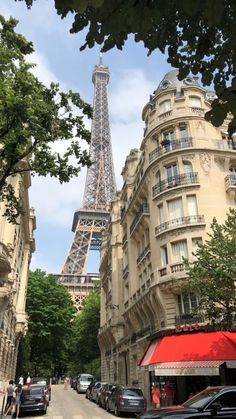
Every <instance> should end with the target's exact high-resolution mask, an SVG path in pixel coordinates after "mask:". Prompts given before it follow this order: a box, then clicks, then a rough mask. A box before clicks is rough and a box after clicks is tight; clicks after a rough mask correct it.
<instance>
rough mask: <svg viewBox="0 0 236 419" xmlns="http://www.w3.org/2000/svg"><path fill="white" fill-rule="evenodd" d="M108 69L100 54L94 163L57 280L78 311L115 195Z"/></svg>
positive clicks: (92, 145)
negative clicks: (93, 253) (91, 259)
mask: <svg viewBox="0 0 236 419" xmlns="http://www.w3.org/2000/svg"><path fill="white" fill-rule="evenodd" d="M109 76H110V73H109V69H108V67H107V66H105V65H104V64H103V61H102V55H101V54H100V60H99V64H98V65H95V68H94V71H93V76H92V81H93V84H94V102H93V120H92V128H91V143H90V150H89V152H90V157H91V160H92V162H93V164H92V165H91V166H90V167H89V168H88V169H87V176H86V183H85V190H84V196H83V205H82V208H81V209H79V210H78V211H76V212H75V214H74V220H73V225H72V231H73V232H74V238H73V241H72V244H71V247H70V250H69V253H68V255H67V257H66V260H65V262H64V265H63V267H62V270H61V274H59V275H58V280H59V282H60V283H62V284H63V285H64V286H66V287H67V289H68V291H69V292H70V294H71V297H72V300H73V301H74V304H75V306H76V307H77V309H78V310H80V309H81V303H82V300H83V299H84V298H85V297H86V295H87V294H88V293H89V292H90V291H91V290H92V289H93V287H94V281H93V280H94V279H95V278H97V277H98V274H97V275H95V276H94V275H91V274H86V273H85V269H86V262H87V259H88V255H89V251H90V250H99V249H100V245H101V231H102V229H103V228H104V227H105V228H106V227H107V224H108V220H109V216H110V212H109V210H110V203H111V200H112V198H113V196H114V194H115V192H116V182H115V174H114V166H113V158H112V147H111V136H110V126H109V114H108V100H107V85H108V82H109Z"/></svg>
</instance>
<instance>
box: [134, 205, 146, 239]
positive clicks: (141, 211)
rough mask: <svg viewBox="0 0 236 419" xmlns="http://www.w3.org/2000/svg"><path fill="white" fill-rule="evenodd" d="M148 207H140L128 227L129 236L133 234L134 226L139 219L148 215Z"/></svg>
mask: <svg viewBox="0 0 236 419" xmlns="http://www.w3.org/2000/svg"><path fill="white" fill-rule="evenodd" d="M149 214H150V212H149V206H148V205H147V204H143V205H141V207H140V208H139V210H138V213H137V215H136V216H135V217H134V220H133V222H132V224H131V226H130V235H131V234H132V233H133V231H134V230H135V228H136V226H137V225H138V224H139V222H140V220H141V218H142V217H143V216H145V215H149Z"/></svg>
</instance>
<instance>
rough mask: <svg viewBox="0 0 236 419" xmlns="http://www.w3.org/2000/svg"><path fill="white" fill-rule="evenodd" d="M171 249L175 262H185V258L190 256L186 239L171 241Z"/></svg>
mask: <svg viewBox="0 0 236 419" xmlns="http://www.w3.org/2000/svg"><path fill="white" fill-rule="evenodd" d="M171 250H172V262H173V263H179V262H183V258H187V257H188V250H187V242H186V240H180V241H178V242H175V243H171Z"/></svg>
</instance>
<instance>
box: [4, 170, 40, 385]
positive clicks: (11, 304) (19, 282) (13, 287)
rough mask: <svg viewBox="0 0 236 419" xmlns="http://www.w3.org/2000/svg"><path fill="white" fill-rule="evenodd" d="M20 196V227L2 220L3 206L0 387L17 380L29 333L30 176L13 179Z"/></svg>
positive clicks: (32, 213)
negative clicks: (21, 350)
mask: <svg viewBox="0 0 236 419" xmlns="http://www.w3.org/2000/svg"><path fill="white" fill-rule="evenodd" d="M10 182H11V183H12V185H13V186H14V188H15V191H16V194H17V196H20V197H21V201H22V204H23V210H24V214H23V215H21V216H20V217H19V219H18V224H14V225H13V224H10V223H9V222H8V221H7V219H6V217H3V214H4V212H5V205H4V203H1V205H0V217H1V223H0V384H1V385H3V383H5V382H6V381H8V380H9V379H14V378H15V371H16V362H17V353H18V346H19V342H20V339H21V337H22V336H23V335H24V334H25V333H26V330H27V314H26V312H25V302H26V292H27V279H28V270H29V264H30V261H31V255H32V252H34V250H35V242H34V238H33V230H34V229H35V227H36V226H35V215H34V209H33V208H30V207H29V198H28V188H29V187H30V185H31V182H30V174H29V173H28V172H25V173H24V174H23V175H16V176H15V177H14V178H12V179H11V180H10Z"/></svg>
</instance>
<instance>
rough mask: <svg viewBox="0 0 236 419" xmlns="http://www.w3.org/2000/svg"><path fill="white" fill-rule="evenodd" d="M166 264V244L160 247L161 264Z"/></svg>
mask: <svg viewBox="0 0 236 419" xmlns="http://www.w3.org/2000/svg"><path fill="white" fill-rule="evenodd" d="M166 265H168V252H167V246H166V245H165V246H162V247H161V266H166Z"/></svg>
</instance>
